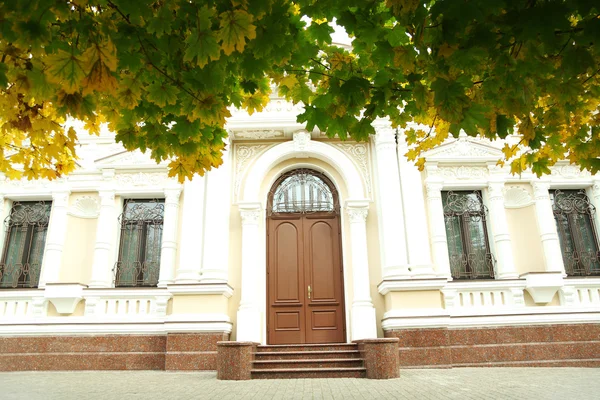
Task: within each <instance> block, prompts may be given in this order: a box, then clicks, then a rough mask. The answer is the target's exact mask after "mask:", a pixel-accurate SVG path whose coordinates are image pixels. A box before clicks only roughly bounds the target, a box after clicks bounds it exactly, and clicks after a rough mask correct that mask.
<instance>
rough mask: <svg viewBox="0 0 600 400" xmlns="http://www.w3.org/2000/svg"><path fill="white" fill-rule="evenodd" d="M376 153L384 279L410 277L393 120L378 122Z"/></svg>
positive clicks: (380, 120)
mask: <svg viewBox="0 0 600 400" xmlns="http://www.w3.org/2000/svg"><path fill="white" fill-rule="evenodd" d="M373 127H374V128H375V132H376V133H375V149H376V158H377V181H378V185H377V187H378V192H379V197H378V199H377V200H378V205H379V214H380V218H379V223H380V224H381V235H380V246H381V265H382V268H383V270H382V277H383V279H386V278H391V277H394V276H402V275H404V276H406V275H409V271H408V266H407V264H408V257H407V251H406V230H405V224H404V207H403V204H402V193H401V188H400V175H399V171H398V158H397V154H396V130H395V129H393V128H392V124H391V122H390V121H389V119H377V120H376V121H375V122H374V123H373Z"/></svg>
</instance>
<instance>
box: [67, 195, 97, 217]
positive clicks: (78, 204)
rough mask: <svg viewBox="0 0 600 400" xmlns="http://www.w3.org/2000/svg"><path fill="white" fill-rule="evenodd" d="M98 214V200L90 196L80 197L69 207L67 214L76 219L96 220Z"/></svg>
mask: <svg viewBox="0 0 600 400" xmlns="http://www.w3.org/2000/svg"><path fill="white" fill-rule="evenodd" d="M99 213H100V205H99V204H98V199H97V198H96V197H92V196H81V197H79V198H77V200H75V202H74V203H73V204H72V205H71V207H69V211H68V214H69V215H72V216H74V217H77V218H97V217H98V214H99Z"/></svg>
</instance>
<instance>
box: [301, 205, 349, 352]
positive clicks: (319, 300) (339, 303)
mask: <svg viewBox="0 0 600 400" xmlns="http://www.w3.org/2000/svg"><path fill="white" fill-rule="evenodd" d="M303 230H304V257H305V259H304V266H305V271H304V277H305V279H306V281H307V282H306V285H307V287H308V285H310V286H311V288H312V293H311V296H310V297H311V298H310V299H308V298H307V305H308V307H307V313H308V315H307V317H306V322H307V326H306V342H307V343H338V342H344V341H345V337H344V312H343V304H344V299H343V290H342V269H341V260H340V254H341V253H340V240H339V223H338V219H337V216H335V215H331V216H327V217H321V218H315V217H305V218H304V223H303ZM307 297H308V296H307Z"/></svg>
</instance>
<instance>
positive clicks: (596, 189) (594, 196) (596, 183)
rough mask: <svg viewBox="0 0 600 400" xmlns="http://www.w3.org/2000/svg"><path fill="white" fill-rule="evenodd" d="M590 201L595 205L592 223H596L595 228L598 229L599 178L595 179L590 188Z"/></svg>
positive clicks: (599, 223) (599, 212) (599, 221)
mask: <svg viewBox="0 0 600 400" xmlns="http://www.w3.org/2000/svg"><path fill="white" fill-rule="evenodd" d="M589 192H591V195H592V197H591V198H590V201H591V202H592V204H593V205H594V207H596V213H595V215H594V219H595V220H594V223H595V224H596V230H598V229H600V179H595V180H594V182H593V184H592V188H591V191H589Z"/></svg>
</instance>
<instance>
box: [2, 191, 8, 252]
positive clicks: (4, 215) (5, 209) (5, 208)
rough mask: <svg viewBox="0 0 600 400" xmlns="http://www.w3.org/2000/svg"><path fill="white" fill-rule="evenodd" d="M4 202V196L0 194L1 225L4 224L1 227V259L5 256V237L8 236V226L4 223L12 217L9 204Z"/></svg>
mask: <svg viewBox="0 0 600 400" xmlns="http://www.w3.org/2000/svg"><path fill="white" fill-rule="evenodd" d="M4 200H5V198H4V195H3V194H2V193H0V224H2V225H1V226H0V257H2V254H4V241H5V237H4V236H5V235H6V226H5V224H4V223H5V221H6V218H8V216H9V215H10V205H9V204H7V203H9V202H5V201H4Z"/></svg>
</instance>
